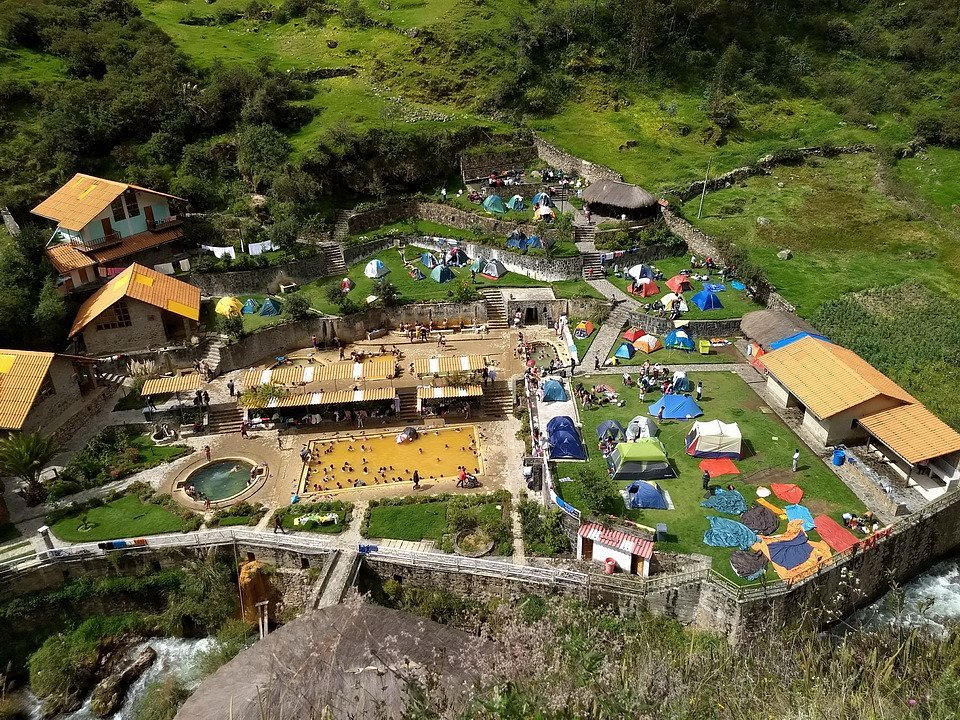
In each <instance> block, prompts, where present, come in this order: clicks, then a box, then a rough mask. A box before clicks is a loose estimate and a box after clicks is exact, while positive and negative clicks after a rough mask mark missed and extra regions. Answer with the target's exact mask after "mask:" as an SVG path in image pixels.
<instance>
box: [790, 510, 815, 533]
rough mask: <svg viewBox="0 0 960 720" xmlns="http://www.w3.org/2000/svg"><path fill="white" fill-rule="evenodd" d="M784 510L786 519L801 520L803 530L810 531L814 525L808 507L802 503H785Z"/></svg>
mask: <svg viewBox="0 0 960 720" xmlns="http://www.w3.org/2000/svg"><path fill="white" fill-rule="evenodd" d="M784 510H785V511H786V513H787V520H802V521H803V529H804V530H807V531H810V530H813V528H814V527H815V525H814V522H813V515H811V514H810V510H809V508H807V507H805V506H803V505H787V507H786V508H784Z"/></svg>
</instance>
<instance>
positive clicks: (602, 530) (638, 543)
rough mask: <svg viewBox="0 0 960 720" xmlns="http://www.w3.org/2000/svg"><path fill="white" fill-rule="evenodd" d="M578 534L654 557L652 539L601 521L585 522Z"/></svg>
mask: <svg viewBox="0 0 960 720" xmlns="http://www.w3.org/2000/svg"><path fill="white" fill-rule="evenodd" d="M577 534H578V535H580V537H583V538H586V539H587V540H592V541H593V542H595V543H600V544H601V545H606V546H607V547H612V548H615V549H617V550H622V551H623V552H626V553H630V554H631V555H639V556H640V557H642V558H646V559H647V560H649V559H650V558H651V557H653V541H652V540H648V539H646V538H642V537H638V536H637V535H631V534H630V533H628V532H624V531H623V530H614V529H613V528H609V527H607V526H606V525H601V524H599V523H584V524H583V525H581V526H580V530H579V531H578V532H577Z"/></svg>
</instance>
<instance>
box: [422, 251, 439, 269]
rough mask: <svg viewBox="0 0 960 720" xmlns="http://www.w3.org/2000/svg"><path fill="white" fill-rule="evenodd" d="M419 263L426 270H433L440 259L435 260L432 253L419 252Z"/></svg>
mask: <svg viewBox="0 0 960 720" xmlns="http://www.w3.org/2000/svg"><path fill="white" fill-rule="evenodd" d="M420 264H421V265H423V266H424V267H425V268H427V269H428V270H433V269H434V268H435V267H436V266H437V265H439V264H440V261H439V260H437V258H436V257H435V256H434V254H433V253H428V252H425V253H421V254H420Z"/></svg>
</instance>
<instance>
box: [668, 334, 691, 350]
mask: <svg viewBox="0 0 960 720" xmlns="http://www.w3.org/2000/svg"><path fill="white" fill-rule="evenodd" d="M663 346H664V347H665V348H674V349H677V350H693V340H691V339H690V336H689V335H687V333H686V332H684V331H683V330H674V331H673V332H672V333H670V334H669V335H667V336H666V337H665V338H664V339H663Z"/></svg>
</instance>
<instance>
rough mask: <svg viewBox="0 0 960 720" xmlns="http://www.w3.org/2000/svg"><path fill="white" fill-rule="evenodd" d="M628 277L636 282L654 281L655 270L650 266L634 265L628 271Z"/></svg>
mask: <svg viewBox="0 0 960 720" xmlns="http://www.w3.org/2000/svg"><path fill="white" fill-rule="evenodd" d="M627 277H631V278H633V279H634V280H643V279H647V280H653V269H652V268H651V267H650V266H649V265H643V264H640V265H634V266H633V267H632V268H630V269H629V270H627Z"/></svg>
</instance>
